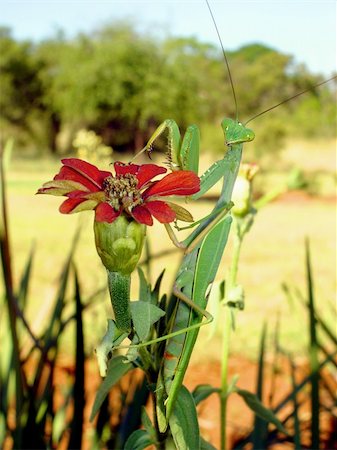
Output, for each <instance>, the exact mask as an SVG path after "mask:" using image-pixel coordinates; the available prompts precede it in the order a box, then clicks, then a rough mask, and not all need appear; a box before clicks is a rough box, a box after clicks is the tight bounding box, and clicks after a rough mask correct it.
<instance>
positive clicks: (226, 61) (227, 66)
mask: <svg viewBox="0 0 337 450" xmlns="http://www.w3.org/2000/svg"><path fill="white" fill-rule="evenodd" d="M206 4H207V8H208V10H209V12H210V15H211V17H212V21H213V24H214V27H215V31H216V34H217V35H218V39H219V42H220V46H221V50H222V54H223V56H224V58H225V65H226V69H227V73H228V78H229V81H230V85H231V89H232V94H233V99H234V103H235V116H236V121H238V118H239V111H238V102H237V99H236V94H235V89H234V83H233V79H232V74H231V71H230V68H229V63H228V59H227V55H226V52H225V49H224V46H223V43H222V40H221V36H220V33H219V30H218V26H217V24H216V21H215V18H214V15H213V12H212V9H211V7H210V5H209V3H208V0H206Z"/></svg>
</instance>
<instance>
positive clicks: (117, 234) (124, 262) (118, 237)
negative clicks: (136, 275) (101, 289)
mask: <svg viewBox="0 0 337 450" xmlns="http://www.w3.org/2000/svg"><path fill="white" fill-rule="evenodd" d="M94 231H95V243H96V249H97V253H98V254H99V256H100V258H101V260H102V263H103V264H104V266H105V267H106V268H107V270H108V271H109V272H119V273H122V274H124V275H128V274H131V272H132V271H133V270H134V269H135V267H136V265H137V263H138V261H139V258H140V256H141V253H142V249H143V244H144V238H145V232H146V226H145V225H143V224H141V223H138V222H136V221H135V220H133V219H130V218H127V217H126V216H124V215H121V216H119V217H118V218H117V219H116V220H114V221H113V222H112V223H108V222H97V221H95V222H94Z"/></svg>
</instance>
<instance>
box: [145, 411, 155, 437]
mask: <svg viewBox="0 0 337 450" xmlns="http://www.w3.org/2000/svg"><path fill="white" fill-rule="evenodd" d="M142 424H143V425H144V428H145V430H146V431H147V433H148V435H149V436H150V437H151V439H152V440H153V441H155V440H156V430H155V428H154V426H153V424H152V422H151V420H150V417H149V416H148V414H147V412H146V409H145V406H143V407H142Z"/></svg>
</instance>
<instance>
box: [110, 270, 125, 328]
mask: <svg viewBox="0 0 337 450" xmlns="http://www.w3.org/2000/svg"><path fill="white" fill-rule="evenodd" d="M107 272H108V286H109V293H110V298H111V303H112V309H113V311H114V314H115V321H116V325H117V328H118V329H119V330H121V331H126V332H128V331H130V330H131V311H130V282H131V276H130V275H129V274H128V275H125V274H122V273H120V272H110V271H109V270H108V271H107Z"/></svg>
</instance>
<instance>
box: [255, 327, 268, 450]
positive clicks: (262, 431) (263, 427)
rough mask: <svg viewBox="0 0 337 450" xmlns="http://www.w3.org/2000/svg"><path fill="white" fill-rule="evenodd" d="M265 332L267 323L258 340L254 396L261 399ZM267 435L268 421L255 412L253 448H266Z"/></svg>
mask: <svg viewBox="0 0 337 450" xmlns="http://www.w3.org/2000/svg"><path fill="white" fill-rule="evenodd" d="M266 333H267V325H266V323H265V324H264V325H263V329H262V334H261V340H260V354H259V366H258V376H257V385H256V396H257V398H258V399H259V400H260V401H262V396H263V383H264V354H265V346H266ZM267 435H268V422H266V421H265V420H263V419H262V418H261V417H259V416H258V415H257V414H255V419H254V430H253V433H252V442H253V448H254V449H257V450H258V449H261V448H266V445H267V443H266V440H267Z"/></svg>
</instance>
